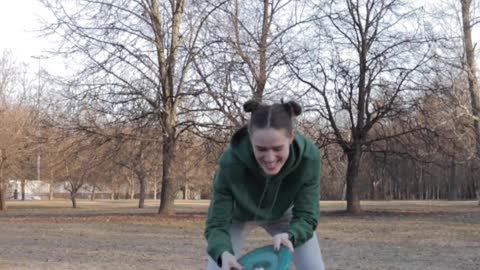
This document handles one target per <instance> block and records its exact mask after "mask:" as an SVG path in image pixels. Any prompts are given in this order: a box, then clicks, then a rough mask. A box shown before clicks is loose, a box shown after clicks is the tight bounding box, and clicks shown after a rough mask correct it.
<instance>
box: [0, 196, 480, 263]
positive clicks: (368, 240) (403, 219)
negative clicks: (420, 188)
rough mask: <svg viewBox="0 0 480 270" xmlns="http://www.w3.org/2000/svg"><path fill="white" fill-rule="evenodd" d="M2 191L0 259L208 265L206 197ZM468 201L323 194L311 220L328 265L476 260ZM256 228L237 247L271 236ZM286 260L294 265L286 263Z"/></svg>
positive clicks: (479, 235) (477, 228)
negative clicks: (168, 208) (34, 197)
mask: <svg viewBox="0 0 480 270" xmlns="http://www.w3.org/2000/svg"><path fill="white" fill-rule="evenodd" d="M137 203H138V202H137V201H129V200H121V201H110V200H97V201H93V202H92V201H87V200H80V201H78V206H79V208H78V209H72V208H71V205H70V202H69V201H66V200H55V201H23V202H22V201H15V202H12V201H9V202H8V203H7V204H8V207H9V208H8V211H7V212H4V213H0V228H2V229H1V230H0V269H166V270H167V269H171V270H174V269H175V270H180V269H181V270H190V269H192V270H193V269H199V270H200V269H205V268H206V267H205V266H206V255H205V248H206V243H205V241H204V239H203V227H204V221H205V213H206V210H207V207H208V203H209V202H208V201H177V202H176V206H177V212H178V215H177V217H176V218H165V217H159V216H157V215H156V212H157V209H158V201H147V202H146V207H145V208H144V209H138V208H136V207H137ZM477 204H478V202H475V201H462V202H446V201H438V202H434V201H425V202H424V201H421V202H420V201H388V202H370V201H368V202H362V207H363V209H364V210H365V212H364V213H363V214H361V215H358V216H349V215H345V214H344V213H343V212H342V211H340V210H343V209H345V203H344V202H331V201H322V202H321V218H320V224H319V226H318V229H317V235H318V237H319V239H320V244H321V247H322V253H323V257H324V260H325V265H326V268H327V269H328V270H347V269H352V270H353V269H365V270H367V269H368V270H376V269H378V270H380V269H398V270H403V269H409V270H420V269H421V270H426V269H429V270H430V269H431V270H447V269H448V270H452V269H461V270H478V269H480V207H479V206H477ZM269 243H270V238H269V236H268V235H267V234H266V233H265V232H263V231H262V230H255V231H253V232H252V233H251V234H250V235H249V236H248V238H247V245H246V247H245V248H244V251H248V250H250V249H253V248H255V247H258V246H261V245H265V244H269ZM292 269H294V268H293V267H292Z"/></svg>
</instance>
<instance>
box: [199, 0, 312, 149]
mask: <svg viewBox="0 0 480 270" xmlns="http://www.w3.org/2000/svg"><path fill="white" fill-rule="evenodd" d="M208 2H209V4H210V5H212V6H213V5H218V4H219V3H220V2H221V1H215V0H210V1H208ZM225 2H226V3H225V4H223V5H221V6H220V8H219V9H217V10H216V11H215V12H214V14H212V16H210V17H209V20H208V21H207V22H206V25H207V26H208V28H207V29H206V31H205V32H204V35H202V36H201V37H200V41H201V44H203V49H202V50H201V52H200V54H199V57H197V58H195V59H194V64H195V69H196V71H197V75H198V81H199V84H198V86H197V87H199V88H203V89H204V91H203V94H202V95H199V96H198V97H197V98H198V99H197V100H196V102H192V103H193V104H190V103H189V106H190V107H195V108H198V112H197V113H196V114H195V118H196V120H197V123H196V126H197V129H198V130H197V134H199V135H201V136H205V133H209V136H208V137H209V138H210V139H211V140H217V141H218V142H221V141H223V142H227V141H228V138H229V136H230V135H231V133H232V132H233V131H234V130H235V129H238V128H239V127H241V126H242V125H244V124H245V122H246V119H245V115H244V114H243V113H242V103H243V102H245V101H246V100H247V99H251V98H254V99H257V100H259V101H262V100H264V101H269V100H270V101H272V100H275V101H278V100H279V99H280V98H281V97H282V96H285V95H287V94H288V93H289V90H291V91H293V90H292V87H291V85H290V81H291V80H290V79H289V78H288V76H285V74H286V72H287V69H286V68H285V63H284V62H283V61H282V59H283V58H284V57H285V56H286V55H288V54H290V53H293V52H294V51H295V50H296V48H295V45H296V43H297V42H298V39H300V38H299V37H300V36H301V33H302V28H305V27H306V25H307V24H308V22H309V20H311V18H312V15H311V14H309V12H308V11H309V10H308V9H307V8H306V6H305V4H303V3H302V2H299V1H292V0H262V1H253V0H248V1H237V0H235V1H225ZM205 130H206V131H207V132H206V131H205ZM202 131H204V132H203V134H202ZM213 134H215V135H213ZM219 135H220V136H219Z"/></svg>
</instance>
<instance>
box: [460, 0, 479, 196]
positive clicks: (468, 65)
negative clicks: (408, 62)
mask: <svg viewBox="0 0 480 270" xmlns="http://www.w3.org/2000/svg"><path fill="white" fill-rule="evenodd" d="M472 2H473V1H472V0H461V3H462V25H463V43H464V46H465V60H466V61H465V70H466V72H467V78H468V92H469V93H470V102H471V109H472V117H473V128H474V132H475V140H476V144H475V149H476V153H477V157H479V158H480V90H479V88H478V79H477V65H476V61H475V47H474V45H473V40H472V27H473V23H474V22H473V20H472V18H471V13H472V11H471V6H472ZM477 181H478V180H477ZM478 186H480V184H477V191H476V193H477V199H478V205H480V188H479V187H478Z"/></svg>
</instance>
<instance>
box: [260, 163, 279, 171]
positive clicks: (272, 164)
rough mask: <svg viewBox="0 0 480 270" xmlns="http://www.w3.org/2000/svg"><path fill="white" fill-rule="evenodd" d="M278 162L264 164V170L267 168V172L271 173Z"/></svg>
mask: <svg viewBox="0 0 480 270" xmlns="http://www.w3.org/2000/svg"><path fill="white" fill-rule="evenodd" d="M278 163H279V162H271V163H264V165H265V168H267V169H268V170H269V171H273V170H274V169H275V168H276V167H277V165H278Z"/></svg>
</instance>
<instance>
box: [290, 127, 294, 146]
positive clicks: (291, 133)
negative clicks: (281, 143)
mask: <svg viewBox="0 0 480 270" xmlns="http://www.w3.org/2000/svg"><path fill="white" fill-rule="evenodd" d="M293 140H295V131H293V129H292V131H290V144H292V143H293Z"/></svg>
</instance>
